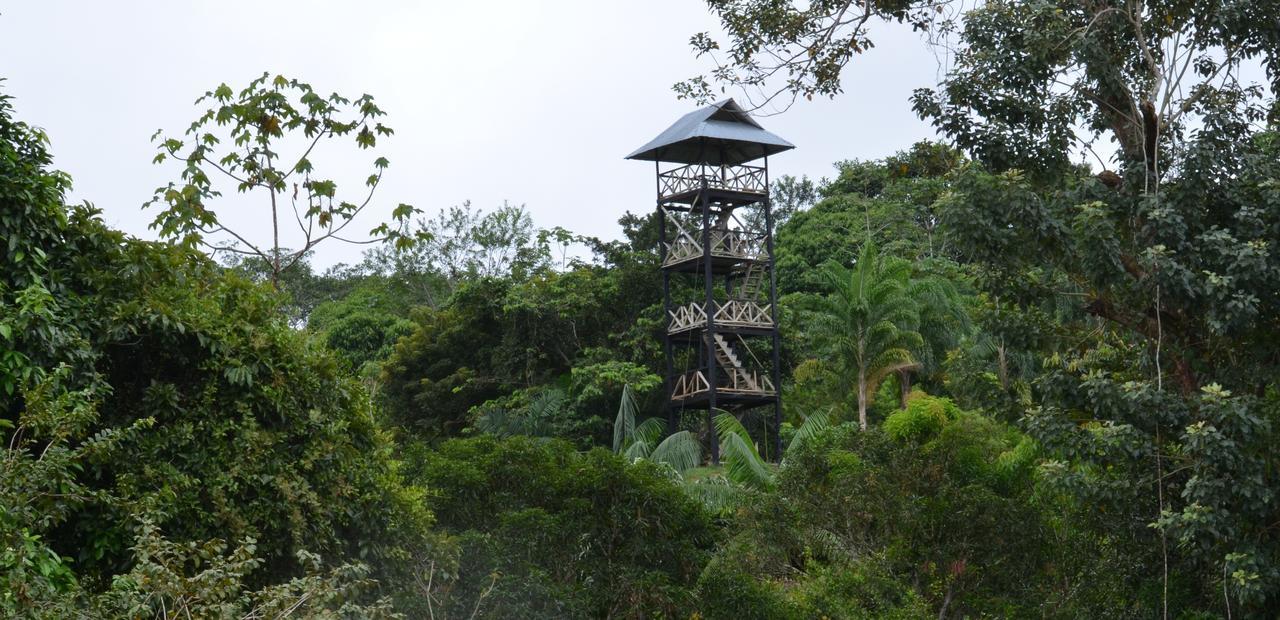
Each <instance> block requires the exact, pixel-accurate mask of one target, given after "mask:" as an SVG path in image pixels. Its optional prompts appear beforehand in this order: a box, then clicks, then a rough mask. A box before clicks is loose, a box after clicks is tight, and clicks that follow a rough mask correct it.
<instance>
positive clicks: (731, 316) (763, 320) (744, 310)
mask: <svg viewBox="0 0 1280 620" xmlns="http://www.w3.org/2000/svg"><path fill="white" fill-rule="evenodd" d="M715 307H716V309H715V321H716V325H717V326H725V327H747V328H757V329H771V328H773V313H772V312H771V310H772V306H771V305H770V304H763V305H762V304H759V303H756V302H754V301H751V300H747V299H730V300H729V301H727V302H725V303H720V302H715ZM669 314H670V315H671V320H670V322H669V323H668V325H667V333H669V334H673V335H674V334H679V333H683V332H687V331H690V330H695V329H702V328H704V327H706V326H707V311H706V308H705V307H704V306H703V304H700V303H696V302H695V303H691V304H688V305H685V306H680V307H678V308H676V309H675V310H672V311H670V313H669Z"/></svg>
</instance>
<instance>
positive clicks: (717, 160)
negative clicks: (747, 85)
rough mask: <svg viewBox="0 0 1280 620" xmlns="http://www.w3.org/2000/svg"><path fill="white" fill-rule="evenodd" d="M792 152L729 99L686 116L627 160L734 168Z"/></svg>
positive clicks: (788, 146) (787, 143) (787, 144)
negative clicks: (774, 155) (770, 156)
mask: <svg viewBox="0 0 1280 620" xmlns="http://www.w3.org/2000/svg"><path fill="white" fill-rule="evenodd" d="M793 148H795V145H794V144H791V143H790V142H787V141H786V140H783V139H782V138H779V137H778V136H776V135H774V134H772V133H770V132H768V131H765V129H764V127H761V126H760V123H757V122H756V121H755V119H753V118H751V115H750V114H747V112H746V111H745V110H743V109H742V107H741V106H739V105H738V104H737V103H736V102H734V100H733V99H726V100H724V101H721V102H718V103H713V104H711V105H709V106H706V107H703V108H698V109H697V110H694V111H692V112H690V113H688V114H685V115H684V116H682V117H681V118H680V120H678V121H676V122H675V124H674V125H672V126H670V127H668V128H667V130H666V131H664V132H662V133H660V134H658V137H656V138H654V139H653V140H650V141H649V143H648V144H646V145H644V146H642V147H640V148H639V149H636V151H635V152H633V153H632V154H630V155H627V159H643V160H646V161H668V162H676V163H682V164H711V165H714V166H719V165H729V166H733V165H737V164H742V163H746V162H749V161H751V160H753V159H759V158H761V157H764V156H766V155H773V154H774V153H781V152H782V151H787V150H790V149H793Z"/></svg>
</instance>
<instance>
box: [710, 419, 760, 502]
mask: <svg viewBox="0 0 1280 620" xmlns="http://www.w3.org/2000/svg"><path fill="white" fill-rule="evenodd" d="M715 425H716V433H717V434H718V435H719V437H720V460H721V462H723V463H724V465H725V474H726V475H727V476H728V478H729V480H731V481H733V482H736V483H738V484H741V485H744V486H749V487H752V488H756V489H768V488H770V487H772V486H773V470H772V469H770V468H769V465H768V464H767V463H765V462H764V459H762V458H760V454H759V453H758V452H756V447H755V444H754V443H752V441H751V434H750V433H748V432H747V429H746V427H744V426H742V423H741V422H739V421H738V418H735V417H733V415H731V414H729V413H721V414H719V415H717V416H716V417H715Z"/></svg>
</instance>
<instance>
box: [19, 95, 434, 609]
mask: <svg viewBox="0 0 1280 620" xmlns="http://www.w3.org/2000/svg"><path fill="white" fill-rule="evenodd" d="M44 142H45V140H44V137H43V135H42V134H39V133H38V132H34V131H32V130H30V129H29V128H27V127H26V126H25V125H23V124H21V123H16V122H13V121H12V120H10V118H9V115H8V104H7V102H6V101H3V100H0V149H2V150H3V152H4V156H3V157H0V162H2V163H0V165H3V166H7V169H5V170H3V172H4V174H3V176H0V200H3V204H0V207H2V208H0V214H2V215H0V233H2V234H3V237H4V238H5V239H7V245H6V247H7V250H6V251H7V254H8V258H9V260H8V261H6V262H4V263H3V264H0V308H2V309H3V314H0V326H3V329H0V360H4V364H5V365H4V366H3V368H2V369H0V384H3V385H4V386H5V390H4V392H3V393H2V394H0V432H3V439H4V445H5V446H6V449H5V450H4V452H3V455H2V456H3V466H0V472H2V473H0V476H3V478H4V479H3V480H2V481H0V489H3V490H2V491H0V501H2V502H3V504H2V505H0V514H2V515H4V516H3V518H0V538H2V539H3V540H4V543H5V545H6V546H5V549H7V550H13V551H6V552H5V555H4V556H3V557H2V558H0V568H2V569H3V570H4V571H5V574H4V576H3V577H0V579H2V580H3V582H4V583H6V584H7V585H9V586H10V589H8V590H7V591H6V594H5V599H3V604H6V605H10V604H17V605H18V606H22V605H25V604H27V603H29V602H32V601H34V600H36V599H39V598H41V597H43V599H44V600H46V601H47V600H49V598H48V597H54V598H61V597H63V595H68V596H70V600H71V601H72V602H73V603H74V602H75V597H74V596H73V592H72V589H73V588H76V587H82V588H84V591H85V592H86V593H97V592H103V591H105V590H107V589H108V588H111V587H114V586H113V584H114V583H115V580H116V578H117V577H120V576H121V575H124V574H127V573H129V571H130V570H132V569H133V568H136V567H138V566H139V562H140V560H139V555H138V554H139V553H140V551H139V550H138V548H137V547H136V546H135V545H134V543H135V536H134V535H133V532H134V531H135V530H136V528H137V527H138V526H139V519H140V518H142V517H144V516H145V517H147V518H150V519H152V522H153V523H154V524H155V525H156V527H160V528H163V530H164V531H165V533H166V537H168V538H169V539H170V540H172V541H173V544H178V545H182V544H186V543H187V542H189V541H210V540H214V539H223V540H228V539H230V540H246V539H249V538H253V539H255V540H257V541H259V542H258V543H257V545H256V547H255V548H254V557H253V559H252V561H253V563H254V570H253V572H252V574H249V575H248V577H247V579H246V581H245V584H246V587H247V588H249V589H251V590H253V589H259V588H262V587H264V586H269V585H279V584H283V583H287V582H289V580H291V579H293V578H295V577H301V576H302V574H303V571H302V567H300V566H299V565H298V564H297V562H296V560H295V558H296V557H297V554H298V553H299V552H301V551H303V550H306V551H308V552H310V553H319V554H322V555H323V557H324V558H325V559H326V563H325V565H324V566H325V567H326V568H325V569H324V571H325V572H327V571H328V570H329V568H331V567H337V566H341V565H343V564H346V563H347V562H348V561H354V560H355V559H357V558H359V559H362V560H364V561H366V562H368V563H369V565H370V567H371V568H372V570H373V571H374V572H373V573H372V574H373V575H375V576H376V577H377V578H378V579H379V581H380V582H381V583H382V585H381V586H380V587H383V588H386V592H387V593H396V592H397V591H398V590H399V589H400V588H403V587H404V586H405V585H407V583H408V581H409V579H410V577H409V571H410V564H409V563H408V562H407V561H406V558H408V557H410V556H412V555H413V554H415V553H420V552H422V551H423V548H424V546H425V545H427V544H429V542H430V541H429V540H428V537H429V535H430V534H429V532H428V529H427V526H428V525H429V523H430V516H429V514H428V513H426V512H425V511H424V509H423V508H422V507H421V505H420V502H419V499H418V497H419V492H418V491H417V490H415V489H413V488H411V487H407V486H405V485H403V483H402V482H401V481H400V479H399V477H398V475H397V474H396V471H395V466H394V464H393V463H392V462H391V460H390V449H391V446H390V444H389V442H388V438H387V437H386V435H385V434H384V433H382V432H381V431H380V430H379V429H378V427H377V426H376V425H375V424H374V422H373V417H372V413H371V411H370V409H369V406H368V399H367V397H366V396H365V394H364V392H363V390H362V389H361V388H360V386H359V385H358V384H357V383H355V382H354V381H352V380H351V379H350V378H348V377H345V376H343V374H342V373H341V371H340V370H339V367H338V365H337V364H336V363H335V361H334V359H333V358H332V357H331V356H329V355H328V354H326V353H325V352H324V351H321V350H317V349H315V348H313V347H311V346H310V345H309V344H308V343H307V341H306V339H305V338H304V337H303V336H301V335H300V334H298V333H296V332H295V331H293V330H292V329H291V328H290V327H289V326H288V324H287V322H286V321H285V320H284V318H283V317H282V316H281V315H279V314H277V312H276V308H277V298H276V296H275V295H274V294H272V293H270V292H269V291H265V290H263V289H262V288H261V287H257V286H254V285H251V284H249V283H247V282H245V281H244V280H242V279H240V278H236V277H232V276H228V275H226V274H225V273H224V272H223V271H222V270H221V269H220V268H218V267H217V266H216V265H214V264H213V263H211V262H210V261H208V260H207V259H205V258H203V257H199V256H194V255H192V254H190V253H188V252H187V251H185V250H184V249H182V248H175V247H169V246H161V245H155V244H149V243H144V242H140V241H135V240H128V239H125V238H124V236H123V235H121V234H120V233H117V232H114V231H110V230H108V229H106V228H105V227H104V226H103V225H102V223H101V222H100V221H99V219H98V218H97V215H96V212H95V211H94V210H93V209H91V208H89V207H87V206H86V207H74V208H66V207H64V206H63V204H62V191H63V190H64V189H65V187H66V183H65V177H64V176H62V175H59V174H55V173H49V172H46V167H47V166H48V163H49V157H48V155H47V153H46V152H45V151H44ZM242 559H245V558H242ZM245 561H248V559H245ZM148 583H152V582H148ZM144 585H145V584H144ZM144 590H145V588H144ZM401 591H402V590H401ZM145 594H146V592H144V595H145ZM55 615H57V614H55Z"/></svg>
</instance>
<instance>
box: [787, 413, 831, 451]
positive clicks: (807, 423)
mask: <svg viewBox="0 0 1280 620" xmlns="http://www.w3.org/2000/svg"><path fill="white" fill-rule="evenodd" d="M830 427H831V416H830V415H829V414H828V413H827V412H825V411H820V412H818V413H815V414H812V415H810V416H809V417H807V418H805V420H804V422H803V423H802V424H800V428H798V429H796V434H795V436H794V437H792V438H791V443H790V444H788V445H787V451H788V452H790V451H791V450H792V449H793V448H798V447H800V446H803V445H804V443H805V442H806V441H809V440H810V439H813V436H814V435H817V434H818V433H821V432H822V431H824V430H826V429H828V428H830Z"/></svg>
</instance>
